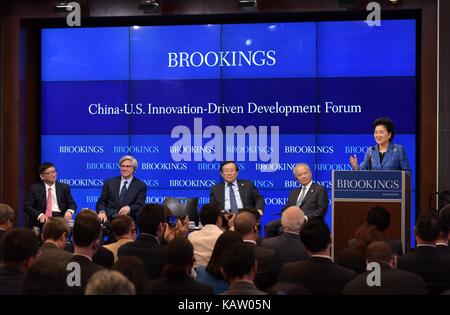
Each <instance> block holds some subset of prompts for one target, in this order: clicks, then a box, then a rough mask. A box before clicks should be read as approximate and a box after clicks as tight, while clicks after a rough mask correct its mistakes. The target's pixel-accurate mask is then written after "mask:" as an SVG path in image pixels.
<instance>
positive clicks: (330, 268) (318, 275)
mask: <svg viewBox="0 0 450 315" xmlns="http://www.w3.org/2000/svg"><path fill="white" fill-rule="evenodd" d="M355 275H356V273H355V272H353V271H351V270H349V269H346V268H344V267H341V266H338V265H336V264H335V263H333V262H332V261H331V260H330V259H328V258H324V257H311V259H310V260H307V261H301V262H296V263H289V264H285V265H284V266H283V268H282V269H281V273H280V277H279V281H280V282H293V283H298V284H301V285H303V286H305V287H306V288H308V289H309V290H310V291H311V293H312V294H313V295H316V294H319V295H320V294H341V292H342V290H343V289H344V287H345V285H346V284H347V283H348V282H349V281H350V280H352V279H353V278H354V277H355Z"/></svg>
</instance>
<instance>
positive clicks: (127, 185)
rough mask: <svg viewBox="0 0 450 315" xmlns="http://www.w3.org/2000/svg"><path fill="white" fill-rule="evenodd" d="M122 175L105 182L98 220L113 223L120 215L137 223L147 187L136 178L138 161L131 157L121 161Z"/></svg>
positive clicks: (99, 204) (123, 158)
mask: <svg viewBox="0 0 450 315" xmlns="http://www.w3.org/2000/svg"><path fill="white" fill-rule="evenodd" d="M119 166H120V175H121V176H117V177H113V178H110V179H108V180H106V181H105V183H104V184H103V188H102V193H101V195H100V198H99V199H98V201H97V205H96V209H97V213H98V218H99V219H100V220H101V221H102V222H106V221H108V222H111V221H112V220H113V219H115V218H116V217H117V216H119V215H129V216H131V217H132V218H133V220H134V221H135V222H136V219H137V214H138V212H139V210H140V209H141V208H142V207H143V206H144V204H145V198H146V196H147V185H146V184H145V183H144V182H142V181H140V180H139V179H137V178H136V177H135V176H134V173H135V172H136V169H137V167H138V161H137V160H136V159H135V158H134V157H132V156H131V155H125V156H122V157H121V158H120V160H119Z"/></svg>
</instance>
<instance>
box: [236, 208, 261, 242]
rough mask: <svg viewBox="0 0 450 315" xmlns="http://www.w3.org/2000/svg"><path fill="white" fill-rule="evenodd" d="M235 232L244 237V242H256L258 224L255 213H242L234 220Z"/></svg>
mask: <svg viewBox="0 0 450 315" xmlns="http://www.w3.org/2000/svg"><path fill="white" fill-rule="evenodd" d="M234 230H235V231H236V232H238V233H239V234H241V235H242V237H243V239H244V240H256V239H257V237H258V222H257V220H256V217H255V215H254V213H252V212H249V211H241V212H239V213H238V214H237V215H236V217H235V218H234Z"/></svg>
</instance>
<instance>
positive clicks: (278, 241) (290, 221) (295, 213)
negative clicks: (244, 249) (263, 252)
mask: <svg viewBox="0 0 450 315" xmlns="http://www.w3.org/2000/svg"><path fill="white" fill-rule="evenodd" d="M304 222H305V215H304V214H303V211H302V210H301V209H300V208H299V207H297V206H291V207H289V208H287V209H286V210H284V212H283V214H282V215H281V225H282V226H283V230H284V232H283V233H282V234H281V235H280V236H277V237H270V238H266V239H264V240H263V241H262V243H261V246H262V247H264V248H269V249H273V250H274V251H275V256H276V257H277V258H278V261H279V264H280V266H282V265H283V264H285V263H288V262H294V261H302V260H308V259H309V255H308V253H307V251H306V248H305V246H304V245H303V243H302V241H301V240H300V229H301V227H302V225H303V223H304Z"/></svg>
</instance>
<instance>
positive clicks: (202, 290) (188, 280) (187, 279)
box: [148, 237, 214, 295]
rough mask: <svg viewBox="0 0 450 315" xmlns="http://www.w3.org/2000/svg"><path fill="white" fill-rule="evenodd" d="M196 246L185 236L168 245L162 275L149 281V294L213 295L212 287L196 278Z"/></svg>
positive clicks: (176, 238)
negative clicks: (193, 272)
mask: <svg viewBox="0 0 450 315" xmlns="http://www.w3.org/2000/svg"><path fill="white" fill-rule="evenodd" d="M193 265H194V247H192V244H191V243H190V242H189V241H188V240H187V239H185V238H184V237H175V238H174V239H173V240H171V241H170V242H169V243H168V244H167V246H166V252H165V263H164V268H163V270H162V277H161V278H159V279H155V280H153V281H150V282H149V283H148V294H157V295H213V294H214V293H213V290H212V288H211V287H210V286H209V285H207V284H204V283H201V282H198V281H196V280H194V278H192V276H191V270H192V267H193Z"/></svg>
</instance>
